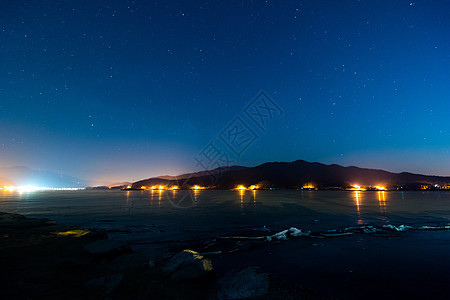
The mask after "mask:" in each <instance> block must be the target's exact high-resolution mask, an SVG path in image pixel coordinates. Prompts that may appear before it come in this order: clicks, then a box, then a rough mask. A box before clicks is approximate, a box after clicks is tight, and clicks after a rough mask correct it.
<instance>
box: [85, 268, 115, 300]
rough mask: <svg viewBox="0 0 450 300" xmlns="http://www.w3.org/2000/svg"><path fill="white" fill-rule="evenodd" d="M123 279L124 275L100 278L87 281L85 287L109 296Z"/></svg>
mask: <svg viewBox="0 0 450 300" xmlns="http://www.w3.org/2000/svg"><path fill="white" fill-rule="evenodd" d="M123 277H124V275H123V274H122V273H117V274H113V275H108V276H105V277H99V278H95V279H91V280H89V281H87V282H86V283H85V284H84V286H85V287H91V288H96V289H100V290H101V291H102V294H104V295H108V294H110V293H111V292H112V291H113V290H114V289H115V288H116V287H117V286H118V285H119V284H120V282H121V281H122V279H123Z"/></svg>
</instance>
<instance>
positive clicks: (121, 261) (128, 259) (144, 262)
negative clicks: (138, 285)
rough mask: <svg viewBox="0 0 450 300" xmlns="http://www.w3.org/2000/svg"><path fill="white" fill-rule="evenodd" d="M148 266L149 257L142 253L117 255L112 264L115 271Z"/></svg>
mask: <svg viewBox="0 0 450 300" xmlns="http://www.w3.org/2000/svg"><path fill="white" fill-rule="evenodd" d="M147 266H148V257H147V256H146V255H143V254H140V253H128V254H124V255H121V256H119V257H116V258H115V259H114V260H113V261H112V262H111V264H110V267H111V269H113V270H115V271H125V270H131V269H140V268H143V267H147Z"/></svg>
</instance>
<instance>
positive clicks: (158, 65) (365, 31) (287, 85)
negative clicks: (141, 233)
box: [0, 0, 450, 183]
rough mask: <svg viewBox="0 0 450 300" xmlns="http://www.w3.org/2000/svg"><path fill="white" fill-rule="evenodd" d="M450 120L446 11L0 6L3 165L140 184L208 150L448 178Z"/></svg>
mask: <svg viewBox="0 0 450 300" xmlns="http://www.w3.org/2000/svg"><path fill="white" fill-rule="evenodd" d="M260 91H263V92H264V95H267V96H268V97H269V98H265V99H269V100H267V101H266V102H265V103H266V104H267V103H268V104H270V105H271V106H272V107H276V108H277V111H275V110H271V111H269V110H266V111H265V112H266V116H268V115H269V117H267V118H265V120H264V121H265V122H264V126H263V127H261V126H258V123H257V120H256V121H255V120H254V119H252V117H251V116H252V115H251V114H247V113H246V108H248V107H250V108H252V107H253V106H254V105H256V106H254V107H253V108H255V107H258V106H257V105H258V103H259V104H261V102H258V101H259V100H258V99H259V98H258V97H257V96H258V95H259V93H260ZM255 97H256V98H255ZM255 101H256V102H255ZM252 105H253V106H252ZM270 105H269V106H270ZM259 108H261V106H259ZM261 111H264V109H263V108H261V110H260V112H261ZM272 112H273V114H272ZM449 115H450V1H448V0H440V1H438V0H431V1H429V0H427V1H425V0H423V1H414V2H411V1H398V0H379V1H369V0H367V1H363V0H361V1H356V0H344V1H289V0H286V1H274V0H273V1H271V0H267V1H233V0H229V1H228V0H227V1H182V0H179V1H173V0H167V1H118V0H117V1H102V0H98V1H12V0H11V1H4V0H0V167H6V166H14V165H22V166H28V167H30V168H33V169H45V170H51V171H55V172H61V173H65V174H69V175H73V176H77V177H80V178H83V179H87V180H90V182H92V183H107V182H114V181H122V180H133V181H134V180H139V179H142V178H147V177H151V176H156V175H161V174H172V175H175V174H180V173H183V172H188V171H198V170H199V168H201V166H200V165H199V163H198V162H199V159H202V158H201V156H202V155H205V153H209V154H210V156H211V153H212V152H211V149H214V150H217V151H216V152H217V153H220V156H217V157H222V158H223V157H227V158H228V160H227V163H228V164H233V165H246V166H254V165H257V164H260V163H263V162H267V161H293V160H297V159H304V160H307V161H319V162H323V163H338V164H342V165H357V166H362V167H373V168H380V169H385V170H389V171H394V172H399V171H410V172H418V173H425V174H437V175H450V153H449V150H450V122H449V119H448V118H449V117H448V116H449ZM253 116H254V115H253ZM236 120H237V122H238V123H239V122H240V124H238V125H240V126H241V127H239V126H238V127H233V126H235V125H236ZM260 120H262V119H260ZM259 125H261V124H259ZM242 126H244V127H242ZM232 128H237V130H238V131H239V130H240V132H242V131H245V130H246V132H247V137H245V136H243V137H239V138H238V139H237V140H236V139H235V140H234V141H230V140H226V139H227V138H230V135H229V134H228V135H227V132H228V133H229V131H227V130H230V129H232ZM239 128H241V129H239ZM249 134H250V135H249ZM244 135H245V134H244ZM234 137H235V138H236V136H234ZM239 141H240V142H239ZM233 142H236V143H238V142H239V143H240V144H235V145H238V146H239V147H241V148H240V149H238V151H235V150H236V149H233V145H231V146H230V143H233ZM212 145H213V146H214V147H211V146H212ZM208 147H209V148H208ZM241 150H242V151H241ZM208 151H209V152H208ZM210 158H211V157H210Z"/></svg>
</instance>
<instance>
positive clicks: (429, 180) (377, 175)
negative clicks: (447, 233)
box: [133, 160, 450, 189]
mask: <svg viewBox="0 0 450 300" xmlns="http://www.w3.org/2000/svg"><path fill="white" fill-rule="evenodd" d="M220 171H221V172H215V170H212V171H211V173H209V174H208V172H206V173H205V172H199V173H191V176H185V177H183V178H177V179H173V178H170V179H168V178H166V177H165V178H149V179H145V180H141V181H138V182H135V183H133V187H141V186H152V185H159V184H164V185H172V184H176V185H179V186H182V187H183V186H184V187H189V186H191V185H195V184H198V185H202V186H210V187H214V188H219V189H230V188H235V187H236V186H237V185H240V184H242V185H245V186H249V185H252V184H260V185H262V186H264V187H266V188H268V187H273V188H298V187H302V186H304V185H305V184H312V185H314V186H315V187H318V188H329V187H347V186H352V185H354V184H358V185H364V186H376V185H384V186H389V187H404V188H405V189H416V188H418V187H419V186H420V185H434V184H438V185H440V186H444V185H450V177H443V176H428V175H420V174H412V173H406V172H403V173H391V172H388V171H384V170H376V169H366V168H359V167H353V166H352V167H343V166H340V165H336V164H332V165H326V164H322V163H317V162H314V163H311V162H307V161H304V160H297V161H294V162H270V163H264V164H262V165H259V166H256V167H251V168H248V167H239V166H235V167H233V168H232V169H231V168H230V169H228V170H226V169H221V170H220ZM202 173H203V174H202ZM194 174H196V175H195V176H194ZM210 174H213V175H215V176H210ZM186 175H189V174H186ZM197 175H199V176H197Z"/></svg>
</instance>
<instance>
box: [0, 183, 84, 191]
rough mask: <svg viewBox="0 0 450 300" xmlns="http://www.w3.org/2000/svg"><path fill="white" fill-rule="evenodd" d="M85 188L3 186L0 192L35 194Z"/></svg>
mask: <svg viewBox="0 0 450 300" xmlns="http://www.w3.org/2000/svg"><path fill="white" fill-rule="evenodd" d="M84 189H85V188H66V187H64V188H63V187H61V188H56V187H40V186H32V185H24V186H18V187H16V186H4V187H0V190H3V191H5V192H19V193H22V192H36V191H77V190H84Z"/></svg>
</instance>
